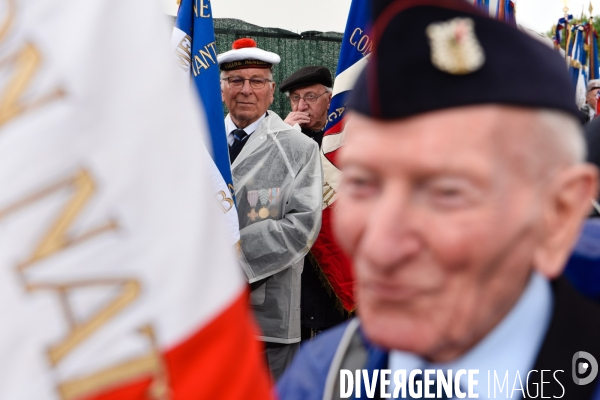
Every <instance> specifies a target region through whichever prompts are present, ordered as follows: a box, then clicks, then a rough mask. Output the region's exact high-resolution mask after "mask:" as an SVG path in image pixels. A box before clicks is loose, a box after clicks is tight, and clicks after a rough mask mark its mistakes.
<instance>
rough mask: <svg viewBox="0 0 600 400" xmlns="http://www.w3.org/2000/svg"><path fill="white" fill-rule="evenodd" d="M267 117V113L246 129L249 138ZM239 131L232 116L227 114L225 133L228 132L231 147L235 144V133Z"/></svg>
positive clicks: (228, 141)
mask: <svg viewBox="0 0 600 400" xmlns="http://www.w3.org/2000/svg"><path fill="white" fill-rule="evenodd" d="M266 116H267V113H264V114H263V115H262V116H261V117H260V118H259V119H257V120H256V121H254V122H253V123H251V124H250V125H248V126H247V127H245V128H244V131H245V132H246V133H247V134H248V136H250V135H252V133H254V131H255V130H256V128H258V126H259V125H260V123H261V122H262V120H263V119H265V117H266ZM236 129H238V127H237V126H236V125H235V124H234V123H233V121H232V120H231V116H230V115H229V114H227V116H226V117H225V132H227V143H229V145H230V146H231V145H232V144H233V140H234V138H233V133H232V132H233V131H234V130H236Z"/></svg>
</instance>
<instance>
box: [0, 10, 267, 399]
mask: <svg viewBox="0 0 600 400" xmlns="http://www.w3.org/2000/svg"><path fill="white" fill-rule="evenodd" d="M0 16H2V17H1V18H0V77H1V79H0V188H2V189H1V190H0V299H1V301H0V316H1V317H2V319H3V321H4V324H3V326H2V329H0V355H1V357H0V377H1V378H2V384H1V385H0V398H1V399H10V400H32V399H36V400H37V399H40V400H41V399H44V400H46V399H57V400H58V399H60V400H76V399H78V400H79V399H107V400H117V399H123V400H125V399H127V400H132V399H140V400H141V399H152V400H168V399H182V400H198V399H207V400H208V399H210V400H214V399H256V400H259V399H260V400H262V399H269V398H271V391H270V382H269V378H268V375H267V372H266V367H265V365H263V364H264V359H263V356H262V354H261V353H260V349H259V344H258V343H257V342H256V341H255V339H254V337H255V334H256V332H255V326H254V322H253V321H252V318H251V317H250V315H249V310H248V305H247V289H246V285H245V283H244V281H243V277H242V273H241V271H240V269H239V267H238V265H237V264H236V260H235V255H234V250H233V249H232V246H231V245H230V242H229V241H228V239H227V234H226V232H225V230H226V229H225V227H224V225H223V223H222V221H221V217H220V213H221V212H222V211H221V210H220V208H219V204H218V203H217V202H216V201H215V199H214V195H213V191H212V187H211V186H210V185H211V184H210V183H209V179H208V177H207V174H206V173H205V168H206V163H207V162H208V161H209V160H210V156H209V154H208V152H207V150H206V148H205V147H204V145H203V143H202V139H201V136H202V134H203V132H202V129H204V128H203V126H204V121H202V120H201V118H202V117H201V116H200V115H199V113H198V112H197V108H198V104H197V102H196V101H197V100H195V99H194V98H192V96H191V94H190V93H189V92H186V91H184V90H180V85H181V82H180V81H179V80H178V79H177V77H176V76H175V74H173V68H174V66H173V62H172V50H171V48H170V47H169V27H168V26H167V21H165V20H164V16H163V15H162V14H161V11H160V9H159V4H158V2H155V1H150V2H148V1H145V0H128V1H119V0H86V1H71V0H12V1H1V2H0ZM182 93H187V94H186V95H182Z"/></svg>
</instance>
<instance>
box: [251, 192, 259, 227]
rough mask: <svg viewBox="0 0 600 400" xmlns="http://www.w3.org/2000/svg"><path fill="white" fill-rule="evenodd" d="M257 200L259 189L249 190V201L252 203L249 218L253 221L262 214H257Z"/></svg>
mask: <svg viewBox="0 0 600 400" xmlns="http://www.w3.org/2000/svg"><path fill="white" fill-rule="evenodd" d="M257 201H258V191H257V190H250V191H248V203H249V204H250V207H252V210H251V211H250V212H249V213H248V218H250V221H252V222H254V221H255V220H256V217H258V216H259V215H260V214H257V213H256V210H255V207H256V202H257Z"/></svg>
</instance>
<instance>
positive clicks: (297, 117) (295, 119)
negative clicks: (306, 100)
mask: <svg viewBox="0 0 600 400" xmlns="http://www.w3.org/2000/svg"><path fill="white" fill-rule="evenodd" d="M283 122H285V123H286V124H288V125H291V126H294V125H296V124H300V125H302V124H308V123H309V122H310V116H309V115H308V113H307V112H304V111H292V112H291V113H289V114H288V116H287V118H286V119H285V120H284V121H283Z"/></svg>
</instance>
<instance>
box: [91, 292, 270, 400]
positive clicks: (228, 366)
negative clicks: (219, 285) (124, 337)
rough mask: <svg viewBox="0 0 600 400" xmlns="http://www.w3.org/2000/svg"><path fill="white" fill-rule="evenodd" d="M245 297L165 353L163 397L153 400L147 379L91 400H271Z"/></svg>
mask: <svg viewBox="0 0 600 400" xmlns="http://www.w3.org/2000/svg"><path fill="white" fill-rule="evenodd" d="M247 298H248V294H247V292H243V293H242V294H241V295H240V296H239V297H238V298H237V299H236V300H235V302H234V303H233V304H232V305H231V306H230V307H229V308H228V309H226V310H225V311H224V312H223V313H221V314H220V315H219V316H217V317H216V318H215V319H214V320H213V321H212V322H210V323H209V324H208V325H206V326H204V327H203V328H202V329H201V330H200V331H198V332H197V333H195V334H194V335H193V336H192V337H190V338H188V339H187V340H185V341H184V342H182V343H181V344H179V345H177V346H175V347H174V348H172V349H170V350H168V351H167V352H165V353H164V355H163V356H164V360H165V364H166V368H167V371H168V377H167V379H168V382H169V389H170V390H169V391H170V393H169V394H167V395H160V394H158V393H156V394H155V395H154V396H153V395H151V394H150V393H151V390H150V389H151V383H152V379H151V377H146V378H143V379H139V380H137V381H134V382H128V383H127V384H125V385H123V386H121V387H118V388H113V389H112V390H109V391H106V392H104V393H102V394H99V395H96V396H93V397H88V399H89V400H148V399H161V400H163V399H165V400H166V399H170V400H204V399H206V400H214V399H222V400H230V399H231V400H233V399H244V400H265V399H266V400H268V399H272V398H273V395H272V392H271V387H270V379H269V376H268V373H267V368H266V362H265V358H264V356H263V355H262V348H261V345H260V343H259V342H258V341H257V340H255V337H256V335H257V329H256V326H255V323H254V321H253V320H252V318H251V317H250V310H249V307H248V302H247Z"/></svg>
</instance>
